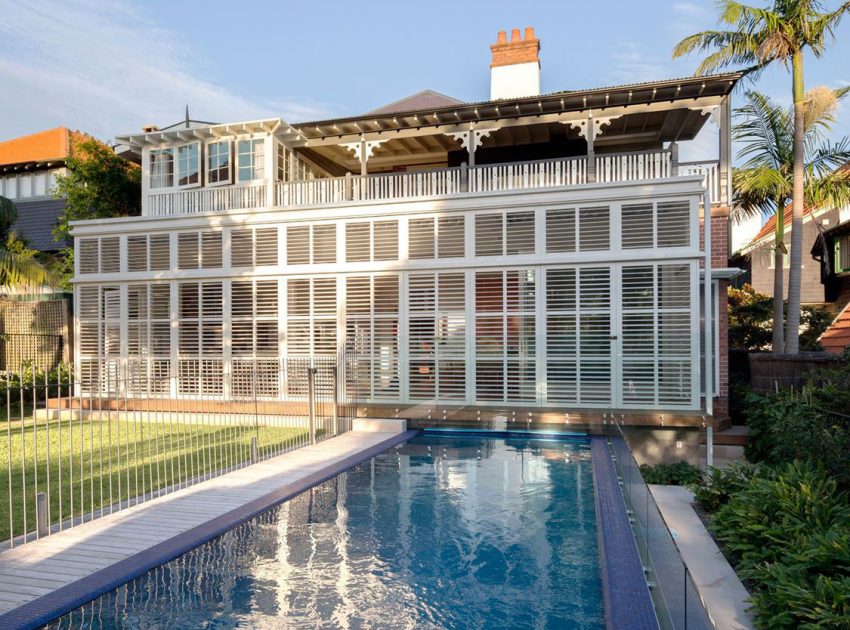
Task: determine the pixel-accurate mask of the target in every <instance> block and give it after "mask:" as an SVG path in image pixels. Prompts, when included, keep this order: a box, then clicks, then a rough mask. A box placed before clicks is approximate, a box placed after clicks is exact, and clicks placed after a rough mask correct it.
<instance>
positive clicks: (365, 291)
mask: <svg viewBox="0 0 850 630" xmlns="http://www.w3.org/2000/svg"><path fill="white" fill-rule="evenodd" d="M399 282H400V279H399V276H398V275H397V274H383V275H366V276H350V277H348V278H346V284H345V296H346V297H345V304H346V326H345V328H346V346H347V347H348V348H349V349H350V350H351V351H352V352H353V353H354V355H355V357H356V366H357V367H356V374H355V378H354V380H355V385H356V387H357V394H358V396H361V397H363V398H367V399H376V400H381V399H383V400H394V399H397V398H398V394H399V345H398V344H399V339H398V332H399V331H398V325H399Z"/></svg>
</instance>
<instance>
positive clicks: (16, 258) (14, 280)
mask: <svg viewBox="0 0 850 630" xmlns="http://www.w3.org/2000/svg"><path fill="white" fill-rule="evenodd" d="M17 220H18V209H17V208H16V207H15V204H14V203H12V202H11V200H9V199H7V198H6V197H2V196H0V235H1V236H2V237H3V238H2V242H3V246H0V286H4V287H25V288H38V287H41V286H42V285H44V284H46V283H48V282H49V281H50V276H49V274H48V273H47V271H46V270H45V269H44V267H42V266H41V265H40V264H39V263H38V262H37V261H36V260H35V258H33V256H32V255H30V254H29V253H28V252H26V251H23V249H25V247H24V248H23V249H21V248H19V247H18V246H17V245H16V246H15V247H14V248H13V249H10V248H9V246H8V243H9V236H10V235H9V228H10V227H11V226H12V225H13V224H14V223H15V221H17ZM12 234H14V232H13V233H12ZM14 242H16V243H17V242H20V241H14ZM21 245H24V244H23V243H22V242H21ZM13 250H14V251H13Z"/></svg>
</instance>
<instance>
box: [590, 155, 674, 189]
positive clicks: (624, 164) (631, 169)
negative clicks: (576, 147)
mask: <svg viewBox="0 0 850 630" xmlns="http://www.w3.org/2000/svg"><path fill="white" fill-rule="evenodd" d="M671 164H672V156H671V153H670V151H638V152H634V153H611V154H608V155H606V154H602V155H597V156H596V181H597V182H603V183H604V182H626V181H631V180H641V179H660V178H662V177H670V174H671Z"/></svg>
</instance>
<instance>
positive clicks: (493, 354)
mask: <svg viewBox="0 0 850 630" xmlns="http://www.w3.org/2000/svg"><path fill="white" fill-rule="evenodd" d="M535 294H536V274H535V270H533V269H516V270H510V271H477V272H475V342H476V347H475V398H476V399H477V400H482V401H503V402H512V401H516V402H524V401H534V400H536V397H537V386H536V382H537V379H536V361H535V359H534V357H535V355H536V309H535Z"/></svg>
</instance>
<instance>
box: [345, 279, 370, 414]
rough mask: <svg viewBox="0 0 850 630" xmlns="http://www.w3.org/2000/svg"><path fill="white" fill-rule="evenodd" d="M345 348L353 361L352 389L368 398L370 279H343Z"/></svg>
mask: <svg viewBox="0 0 850 630" xmlns="http://www.w3.org/2000/svg"><path fill="white" fill-rule="evenodd" d="M345 311H346V321H345V335H346V340H345V343H346V347H347V348H348V350H349V352H351V353H353V355H354V359H355V368H354V374H353V375H352V377H353V381H354V383H353V384H354V386H355V387H356V389H357V391H358V393H359V395H361V396H363V397H365V398H371V397H372V342H373V335H372V279H371V277H369V276H350V277H347V278H346V279H345Z"/></svg>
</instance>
